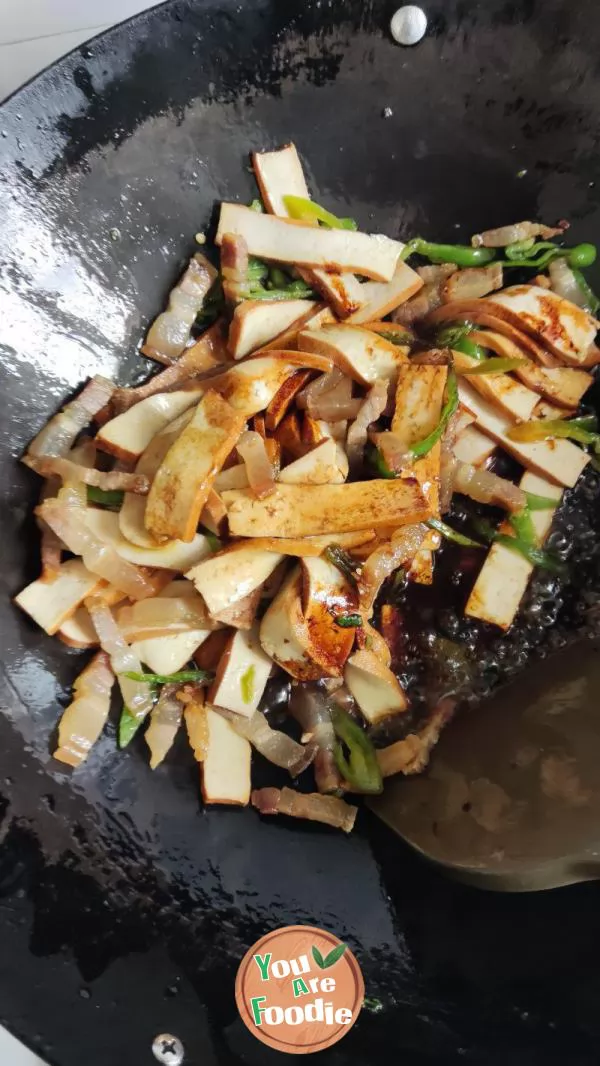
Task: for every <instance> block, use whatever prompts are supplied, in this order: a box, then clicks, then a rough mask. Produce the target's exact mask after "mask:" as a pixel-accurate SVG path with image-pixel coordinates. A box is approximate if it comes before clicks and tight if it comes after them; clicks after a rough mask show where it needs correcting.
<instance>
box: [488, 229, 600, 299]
mask: <svg viewBox="0 0 600 1066" xmlns="http://www.w3.org/2000/svg"><path fill="white" fill-rule="evenodd" d="M527 243H528V242H527V241H517V242H516V243H515V244H509V245H507V247H506V248H505V249H504V251H505V254H506V259H501V260H498V262H501V263H502V264H503V265H504V266H506V267H527V268H528V269H532V270H542V269H543V268H544V267H547V266H548V264H549V263H551V262H552V260H553V259H559V258H560V257H561V256H562V258H564V259H566V260H567V263H568V264H569V266H570V267H572V268H573V267H574V268H575V269H580V268H581V267H588V266H591V265H592V263H594V262H595V260H596V254H597V252H596V248H595V246H594V245H593V244H576V245H575V246H574V247H573V248H561V247H559V246H557V245H556V244H552V243H551V242H550V241H538V242H537V244H536V243H534V244H531V245H529V247H525V246H526V245H527ZM590 291H591V290H590Z"/></svg>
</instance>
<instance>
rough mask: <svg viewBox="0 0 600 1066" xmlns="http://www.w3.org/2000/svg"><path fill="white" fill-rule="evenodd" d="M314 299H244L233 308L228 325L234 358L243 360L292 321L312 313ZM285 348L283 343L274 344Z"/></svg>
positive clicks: (310, 315) (288, 328) (282, 330)
mask: <svg viewBox="0 0 600 1066" xmlns="http://www.w3.org/2000/svg"><path fill="white" fill-rule="evenodd" d="M317 307H318V304H316V303H315V301H314V300H244V301H242V303H240V304H238V306H237V307H236V309H235V311H234V313H233V318H232V320H231V326H230V327H229V341H228V345H227V346H228V348H229V351H230V352H231V354H232V356H233V358H234V359H243V357H244V356H245V355H249V354H250V352H255V351H256V350H257V348H262V347H263V346H264V345H265V344H268V343H269V342H270V341H273V340H274V338H276V337H279V336H280V335H281V334H282V333H284V332H287V331H288V330H290V331H291V329H292V327H293V325H294V323H296V322H297V323H301V322H304V321H305V320H306V319H307V318H311V317H312V316H314V313H315V309H316V308H317ZM278 347H280V348H285V345H278Z"/></svg>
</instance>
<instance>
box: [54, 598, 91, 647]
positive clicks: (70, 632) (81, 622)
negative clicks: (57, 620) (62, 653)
mask: <svg viewBox="0 0 600 1066" xmlns="http://www.w3.org/2000/svg"><path fill="white" fill-rule="evenodd" d="M58 636H59V637H60V639H61V640H62V642H63V644H67V645H68V646H69V647H70V648H97V647H98V643H99V642H98V634H97V633H96V630H95V629H94V623H93V622H92V619H91V618H90V612H89V611H88V609H87V607H78V608H77V610H76V611H75V614H72V615H71V617H70V618H67V620H66V622H63V624H62V626H61V627H60V629H59V630H58Z"/></svg>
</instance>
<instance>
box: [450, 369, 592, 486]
mask: <svg viewBox="0 0 600 1066" xmlns="http://www.w3.org/2000/svg"><path fill="white" fill-rule="evenodd" d="M458 393H459V396H460V401H461V403H462V404H464V406H465V407H468V408H469V410H470V411H472V413H473V414H474V415H475V417H476V419H477V425H478V427H479V428H480V429H482V430H483V431H484V433H487V434H488V436H490V437H492V439H493V440H495V441H497V443H498V444H500V445H501V446H502V447H503V448H504V450H505V451H507V452H508V453H509V455H513V456H514V457H515V459H517V460H518V462H520V463H522V464H523V466H526V467H527V468H528V469H529V470H531V471H532V472H533V473H537V474H540V475H541V476H542V477H548V478H550V479H551V480H552V481H554V482H556V483H557V484H559V485H563V486H565V488H572V487H573V485H575V484H576V482H577V479H578V477H579V475H580V474H581V472H582V471H583V470H584V469H585V467H586V466H587V464H588V463H589V456H588V455H586V453H585V452H584V451H583V450H582V449H581V448H578V447H577V446H576V445H575V444H573V443H572V442H571V441H570V440H542V441H534V442H532V443H531V444H529V443H526V442H523V441H517V440H511V439H510V437H507V436H506V433H507V431H508V430H509V429H510V428H511V426H512V424H513V423H512V422H511V420H510V419H509V418H508V417H507V416H506V415H504V414H502V412H501V411H498V409H497V408H495V407H493V406H492V404H490V403H487V401H486V400H484V399H483V397H482V396H480V395H479V394H478V393H477V392H475V390H474V389H472V388H471V386H470V385H466V384H465V383H464V379H463V380H462V381H459V384H458Z"/></svg>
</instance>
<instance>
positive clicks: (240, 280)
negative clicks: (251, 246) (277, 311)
mask: <svg viewBox="0 0 600 1066" xmlns="http://www.w3.org/2000/svg"><path fill="white" fill-rule="evenodd" d="M221 274H222V275H223V292H224V294H225V299H226V300H227V303H229V304H233V305H235V304H238V303H240V301H241V300H245V299H246V298H247V296H248V245H247V244H246V241H245V240H244V238H243V237H240V236H238V235H237V234H235V233H224V234H223V240H222V242H221Z"/></svg>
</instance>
